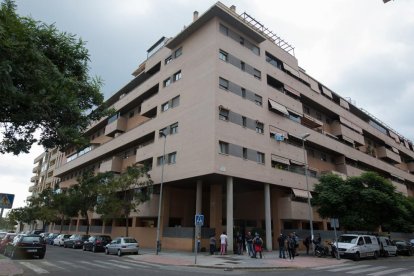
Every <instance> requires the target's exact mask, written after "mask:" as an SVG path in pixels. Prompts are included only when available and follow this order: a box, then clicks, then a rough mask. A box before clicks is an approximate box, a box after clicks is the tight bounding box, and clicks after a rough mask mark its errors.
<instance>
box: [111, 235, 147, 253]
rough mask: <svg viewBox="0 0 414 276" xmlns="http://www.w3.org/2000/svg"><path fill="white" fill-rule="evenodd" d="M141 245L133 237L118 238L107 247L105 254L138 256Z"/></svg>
mask: <svg viewBox="0 0 414 276" xmlns="http://www.w3.org/2000/svg"><path fill="white" fill-rule="evenodd" d="M138 249H139V245H138V242H137V240H136V239H134V238H131V237H117V238H115V239H114V240H112V242H111V243H108V244H107V245H106V246H105V254H117V255H118V256H122V255H123V254H124V253H132V254H135V255H138Z"/></svg>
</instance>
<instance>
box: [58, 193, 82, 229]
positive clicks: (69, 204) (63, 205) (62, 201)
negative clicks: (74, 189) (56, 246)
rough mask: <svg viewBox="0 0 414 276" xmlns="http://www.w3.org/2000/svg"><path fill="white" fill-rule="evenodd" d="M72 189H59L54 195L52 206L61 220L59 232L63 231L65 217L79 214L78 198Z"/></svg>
mask: <svg viewBox="0 0 414 276" xmlns="http://www.w3.org/2000/svg"><path fill="white" fill-rule="evenodd" d="M70 192H71V190H67V189H64V190H59V191H57V192H55V194H54V195H53V201H52V208H54V209H55V210H56V212H57V214H58V215H57V220H59V221H60V230H59V233H62V229H63V222H64V221H65V219H67V218H70V217H75V216H77V214H78V209H77V206H76V202H75V201H76V200H75V199H74V196H72V195H71V193H70Z"/></svg>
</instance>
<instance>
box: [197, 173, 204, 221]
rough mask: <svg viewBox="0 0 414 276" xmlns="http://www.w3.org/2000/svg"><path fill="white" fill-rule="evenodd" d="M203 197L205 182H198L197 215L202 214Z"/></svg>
mask: <svg viewBox="0 0 414 276" xmlns="http://www.w3.org/2000/svg"><path fill="white" fill-rule="evenodd" d="M202 196H203V181H201V180H197V192H196V214H202V213H203V212H202V210H201V206H202Z"/></svg>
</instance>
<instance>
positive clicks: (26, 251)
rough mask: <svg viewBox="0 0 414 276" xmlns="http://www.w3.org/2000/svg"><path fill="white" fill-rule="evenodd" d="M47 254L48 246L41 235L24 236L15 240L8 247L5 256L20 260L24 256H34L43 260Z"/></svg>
mask: <svg viewBox="0 0 414 276" xmlns="http://www.w3.org/2000/svg"><path fill="white" fill-rule="evenodd" d="M45 254H46V244H45V243H44V241H43V238H42V237H41V236H39V235H24V236H20V237H17V239H16V238H15V239H13V242H9V243H8V244H7V245H6V249H5V251H4V255H6V256H9V257H10V258H12V259H14V258H18V257H23V256H31V257H32V258H33V257H34V256H37V257H39V259H43V258H44V257H45Z"/></svg>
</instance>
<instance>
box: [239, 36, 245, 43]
mask: <svg viewBox="0 0 414 276" xmlns="http://www.w3.org/2000/svg"><path fill="white" fill-rule="evenodd" d="M239 42H240V45H244V37H242V36H241V37H240V40H239Z"/></svg>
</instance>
